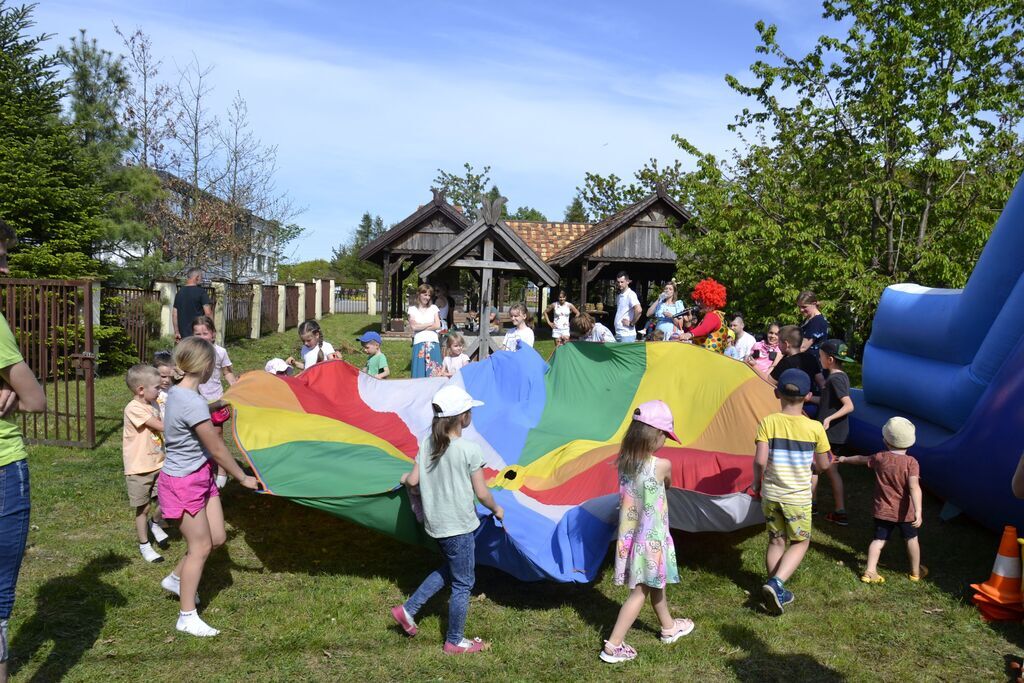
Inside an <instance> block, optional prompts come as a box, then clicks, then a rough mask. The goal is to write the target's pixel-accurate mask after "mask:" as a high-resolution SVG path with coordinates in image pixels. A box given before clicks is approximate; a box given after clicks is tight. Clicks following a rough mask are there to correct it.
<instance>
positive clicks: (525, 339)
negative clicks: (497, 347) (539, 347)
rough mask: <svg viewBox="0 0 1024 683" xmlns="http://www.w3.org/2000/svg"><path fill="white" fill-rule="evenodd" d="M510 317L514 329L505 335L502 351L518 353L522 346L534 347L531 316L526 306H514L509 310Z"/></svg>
mask: <svg viewBox="0 0 1024 683" xmlns="http://www.w3.org/2000/svg"><path fill="white" fill-rule="evenodd" d="M508 314H509V317H510V318H512V329H511V330H509V331H508V332H507V333H506V334H505V339H504V340H503V341H502V342H501V350H502V351H518V350H519V348H520V346H521V345H526V346H529V347H531V348H532V347H533V339H534V336H533V330H532V329H531V328H530V323H529V318H530V314H529V312H528V311H527V310H526V304H513V306H512V308H510V309H508Z"/></svg>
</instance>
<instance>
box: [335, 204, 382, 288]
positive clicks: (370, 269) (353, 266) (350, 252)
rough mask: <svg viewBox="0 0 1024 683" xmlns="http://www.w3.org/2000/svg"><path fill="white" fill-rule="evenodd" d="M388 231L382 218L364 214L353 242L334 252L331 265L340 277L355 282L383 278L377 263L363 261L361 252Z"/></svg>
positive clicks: (353, 234)
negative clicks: (360, 255) (360, 256)
mask: <svg viewBox="0 0 1024 683" xmlns="http://www.w3.org/2000/svg"><path fill="white" fill-rule="evenodd" d="M386 231H387V228H386V227H385V226H384V220H383V219H382V218H381V217H380V216H374V215H372V214H371V213H370V212H369V211H367V212H366V213H364V214H363V216H362V218H360V219H359V225H357V226H356V229H355V231H354V232H353V233H352V238H351V240H349V242H348V243H347V244H343V245H341V246H339V247H338V248H337V249H335V250H334V255H333V259H332V261H331V264H332V265H333V267H334V271H335V272H336V273H337V274H338V276H339V277H340V278H343V279H345V280H346V281H353V282H363V281H366V280H380V279H381V278H382V277H383V273H382V271H381V269H380V267H379V266H377V264H375V263H369V262H367V261H363V260H361V259H360V258H359V252H360V250H362V248H363V247H365V246H366V245H367V244H369V243H370V242H372V241H373V240H375V239H376V238H377V237H379V236H380V235H383V234H384V233H385V232H386Z"/></svg>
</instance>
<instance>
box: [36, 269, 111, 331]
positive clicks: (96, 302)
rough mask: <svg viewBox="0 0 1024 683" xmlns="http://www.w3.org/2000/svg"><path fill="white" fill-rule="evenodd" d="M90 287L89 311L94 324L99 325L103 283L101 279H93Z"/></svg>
mask: <svg viewBox="0 0 1024 683" xmlns="http://www.w3.org/2000/svg"><path fill="white" fill-rule="evenodd" d="M90 287H92V310H91V311H89V313H90V315H92V324H93V325H99V324H100V299H101V298H102V297H103V283H102V282H100V281H99V280H93V281H92V284H91V285H90ZM44 310H45V309H44Z"/></svg>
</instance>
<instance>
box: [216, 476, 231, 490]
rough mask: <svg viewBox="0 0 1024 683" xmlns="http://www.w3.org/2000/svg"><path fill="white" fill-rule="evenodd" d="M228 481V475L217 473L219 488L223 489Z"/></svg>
mask: <svg viewBox="0 0 1024 683" xmlns="http://www.w3.org/2000/svg"><path fill="white" fill-rule="evenodd" d="M227 483H228V475H226V474H218V475H217V488H219V489H222V488H224V486H226V485H227Z"/></svg>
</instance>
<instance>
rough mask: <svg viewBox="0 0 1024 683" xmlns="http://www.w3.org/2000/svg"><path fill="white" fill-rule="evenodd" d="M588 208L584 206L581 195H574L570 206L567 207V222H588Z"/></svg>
mask: <svg viewBox="0 0 1024 683" xmlns="http://www.w3.org/2000/svg"><path fill="white" fill-rule="evenodd" d="M587 221H588V219H587V210H586V209H584V208H583V201H582V200H581V199H580V198H579V197H573V198H572V202H571V203H570V204H569V206H567V207H565V222H566V223H586V222H587Z"/></svg>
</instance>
